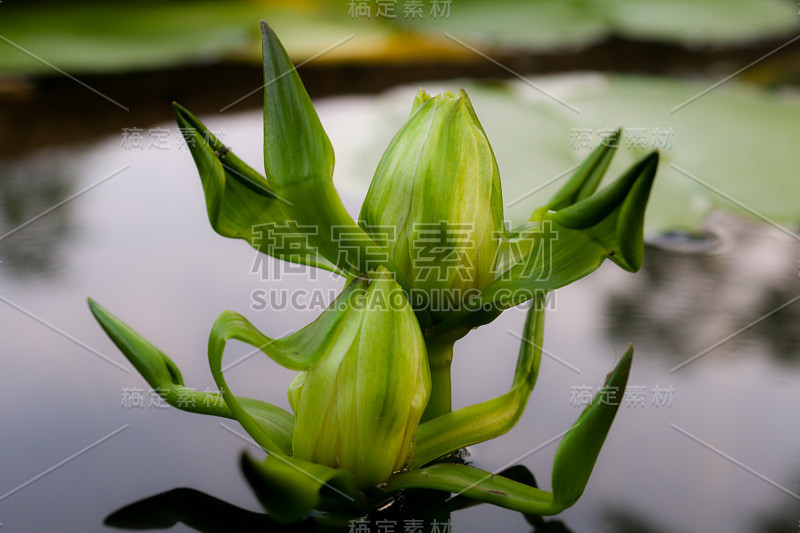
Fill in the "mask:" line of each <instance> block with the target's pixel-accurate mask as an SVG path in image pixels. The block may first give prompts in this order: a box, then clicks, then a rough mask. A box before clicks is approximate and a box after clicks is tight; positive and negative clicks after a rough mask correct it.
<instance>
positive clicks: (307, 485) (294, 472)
mask: <svg viewBox="0 0 800 533" xmlns="http://www.w3.org/2000/svg"><path fill="white" fill-rule="evenodd" d="M241 464H242V470H243V471H244V474H245V477H246V478H247V481H248V483H250V486H251V487H253V490H254V491H255V493H256V496H257V497H258V499H259V501H260V502H261V504H262V505H263V506H264V508H265V509H266V510H267V512H268V513H269V515H270V516H271V517H273V518H274V519H275V520H277V521H279V522H283V523H292V522H298V521H300V520H302V519H303V518H304V517H305V516H306V515H307V514H308V513H310V512H311V511H313V510H332V509H335V510H339V509H343V508H344V509H348V508H349V509H353V508H359V507H360V506H362V505H363V497H362V495H361V493H360V492H359V491H358V489H357V488H356V484H355V479H354V478H353V476H352V474H350V472H348V471H346V470H336V469H333V468H330V467H327V466H324V465H319V464H316V463H311V462H309V461H303V460H301V459H296V458H294V457H281V456H277V455H269V456H268V457H267V458H266V459H265V460H264V461H263V462H257V461H254V460H253V459H251V458H250V457H248V456H247V455H242V460H241Z"/></svg>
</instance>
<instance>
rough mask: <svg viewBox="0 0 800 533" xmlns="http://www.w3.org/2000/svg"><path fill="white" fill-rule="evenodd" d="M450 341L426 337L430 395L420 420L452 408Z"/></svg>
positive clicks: (451, 350)
mask: <svg viewBox="0 0 800 533" xmlns="http://www.w3.org/2000/svg"><path fill="white" fill-rule="evenodd" d="M453 344H454V343H452V342H448V341H442V340H441V339H436V340H433V339H428V341H427V342H426V345H425V347H426V349H427V351H428V365H429V366H430V369H431V396H430V399H429V400H428V406H427V407H426V408H425V412H424V413H423V414H422V420H421V422H425V421H427V420H430V419H432V418H436V417H437V416H440V415H443V414H444V413H449V412H450V411H451V410H452V395H451V389H450V364H451V363H452V362H453Z"/></svg>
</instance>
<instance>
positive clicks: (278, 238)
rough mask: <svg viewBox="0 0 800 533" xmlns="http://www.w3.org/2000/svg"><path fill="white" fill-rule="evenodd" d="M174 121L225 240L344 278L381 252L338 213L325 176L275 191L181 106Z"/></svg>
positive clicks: (339, 205) (364, 267)
mask: <svg viewBox="0 0 800 533" xmlns="http://www.w3.org/2000/svg"><path fill="white" fill-rule="evenodd" d="M173 109H174V111H175V119H176V121H177V123H178V126H179V127H180V131H181V133H182V134H183V136H184V138H185V140H186V145H187V146H188V148H189V150H190V152H191V154H192V157H193V159H194V162H195V165H196V166H197V170H198V172H199V174H200V179H201V181H202V184H203V191H204V193H205V198H206V210H207V211H208V219H209V222H210V223H211V227H212V228H214V231H216V232H217V233H219V234H220V235H222V236H224V237H231V238H238V239H244V240H245V241H247V242H248V243H249V244H250V245H251V246H253V247H254V248H255V249H257V250H258V251H260V252H262V253H265V254H267V255H271V256H272V257H276V258H278V259H282V260H285V261H290V262H293V263H298V264H303V265H309V266H315V267H319V268H323V269H326V270H330V271H333V272H337V273H339V274H342V275H355V274H357V273H360V272H366V271H367V269H368V268H369V267H368V265H367V261H368V260H369V261H372V262H373V263H375V262H377V259H376V255H377V256H379V257H378V259H379V258H380V254H379V250H376V246H375V244H374V243H373V242H372V240H371V239H370V238H369V236H367V235H366V234H365V233H364V232H363V230H361V228H359V227H358V226H357V225H356V224H355V222H353V219H352V218H351V217H350V215H348V214H347V212H346V211H345V209H344V206H343V205H342V203H341V200H340V199H339V195H338V193H337V192H336V189H335V188H334V187H333V182H332V181H331V180H330V177H328V179H325V180H319V181H318V182H312V181H309V180H304V181H303V180H301V181H298V182H292V183H284V184H283V187H282V188H280V189H278V188H276V187H275V184H274V183H273V182H272V180H267V179H265V178H264V177H263V176H261V175H260V174H259V173H258V172H256V171H255V170H253V169H252V168H251V167H250V166H248V165H247V164H246V163H244V162H243V161H242V160H241V159H239V158H238V157H237V156H236V154H234V153H233V152H232V151H230V150H229V149H228V147H226V146H225V145H224V144H222V143H221V142H220V141H219V139H217V138H216V137H215V136H214V135H213V134H212V133H211V132H210V131H209V130H208V128H206V126H205V125H204V124H203V123H202V122H201V121H200V120H198V119H197V118H196V117H195V116H194V115H192V114H191V113H190V112H189V111H187V110H186V109H185V108H183V107H181V106H180V105H178V104H176V103H175V104H173Z"/></svg>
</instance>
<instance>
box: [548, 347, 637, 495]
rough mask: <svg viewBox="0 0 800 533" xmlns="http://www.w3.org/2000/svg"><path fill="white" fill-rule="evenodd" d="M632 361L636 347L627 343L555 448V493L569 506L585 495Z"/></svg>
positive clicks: (615, 412)
mask: <svg viewBox="0 0 800 533" xmlns="http://www.w3.org/2000/svg"><path fill="white" fill-rule="evenodd" d="M632 360H633V346H628V349H627V350H626V351H625V354H624V355H623V356H622V358H621V359H620V360H619V362H618V363H617V366H616V368H614V370H613V372H611V373H610V374H609V375H608V377H607V378H606V383H605V385H604V386H603V389H602V391H601V392H600V393H599V394H598V395H597V396H596V397H595V398H594V400H593V401H592V403H591V404H590V405H589V406H588V407H587V408H586V409H584V411H583V413H581V416H580V417H579V418H578V421H577V422H575V424H574V425H573V426H572V428H570V430H569V431H568V432H567V434H566V435H565V436H564V439H563V440H562V441H561V444H559V446H558V449H557V450H556V456H555V459H554V463H553V494H555V498H556V500H557V501H558V502H559V503H560V504H561V505H563V506H564V508H567V507H570V506H571V505H573V504H574V503H575V502H576V501H578V498H580V497H581V494H583V490H584V489H585V488H586V484H587V483H588V482H589V476H590V475H591V473H592V469H593V468H594V464H595V462H596V461H597V456H598V455H599V454H600V449H601V448H602V447H603V443H604V442H605V440H606V435H608V430H609V429H611V423H612V422H613V421H614V417H615V416H616V415H617V410H618V409H619V403H620V400H621V398H622V394H623V392H624V391H625V385H626V384H627V383H628V375H629V374H630V371H631V362H632Z"/></svg>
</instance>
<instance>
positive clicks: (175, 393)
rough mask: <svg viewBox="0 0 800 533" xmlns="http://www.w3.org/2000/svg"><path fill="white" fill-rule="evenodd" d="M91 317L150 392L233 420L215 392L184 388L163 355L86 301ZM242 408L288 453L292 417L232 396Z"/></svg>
mask: <svg viewBox="0 0 800 533" xmlns="http://www.w3.org/2000/svg"><path fill="white" fill-rule="evenodd" d="M89 308H90V309H91V311H92V314H93V315H94V317H95V318H96V319H97V321H98V322H99V323H100V326H101V327H102V328H103V330H105V332H106V334H108V336H109V337H110V338H111V340H112V341H113V342H114V344H116V345H117V347H118V348H119V349H120V351H121V352H122V353H123V354H124V355H125V357H127V358H128V360H129V361H130V362H131V363H132V364H133V366H134V367H135V368H136V370H138V371H139V373H140V374H141V375H142V377H144V379H145V380H146V381H147V383H148V384H149V385H150V387H152V389H153V391H154V392H156V393H157V394H159V395H160V396H161V397H162V398H163V399H164V400H165V401H166V402H167V403H169V404H170V405H172V406H173V407H176V408H177V409H181V410H183V411H188V412H191V413H199V414H205V415H214V416H221V417H225V418H233V419H237V418H238V417H236V416H234V414H233V413H232V412H231V410H230V409H228V406H227V405H226V404H225V402H224V400H223V397H222V396H221V395H220V394H218V393H212V392H203V391H198V390H195V389H192V388H189V387H186V386H184V384H183V378H182V377H181V373H180V371H179V370H178V367H177V366H176V365H175V363H173V362H172V360H170V358H169V357H167V355H166V354H164V352H162V351H161V350H159V349H158V348H156V347H155V346H153V345H152V344H151V343H150V342H149V341H147V339H145V338H144V337H142V336H141V335H139V334H138V333H136V332H135V331H134V330H133V329H132V328H131V327H130V326H128V325H127V324H125V323H124V322H122V321H121V320H120V319H118V318H117V317H115V316H114V315H112V314H111V313H109V312H108V311H107V310H105V309H104V308H103V307H101V306H100V305H99V304H98V303H97V302H95V301H94V300H92V299H89ZM236 401H237V403H238V404H239V405H241V407H242V409H243V410H245V411H246V412H247V413H249V416H250V417H251V418H252V419H253V421H254V424H255V425H257V426H259V427H261V428H262V430H263V431H264V432H266V433H269V435H271V438H272V441H273V443H274V445H275V447H276V448H277V449H278V450H280V451H281V452H283V453H286V454H289V453H291V450H292V432H293V431H294V417H293V416H292V415H291V414H290V413H287V412H286V411H284V410H283V409H281V408H280V407H277V406H275V405H272V404H270V403H267V402H262V401H260V400H254V399H252V398H245V397H236Z"/></svg>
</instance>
